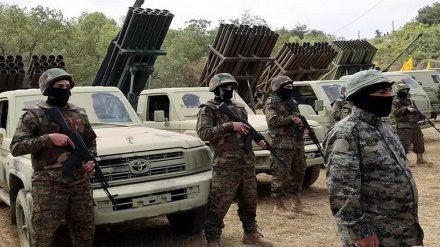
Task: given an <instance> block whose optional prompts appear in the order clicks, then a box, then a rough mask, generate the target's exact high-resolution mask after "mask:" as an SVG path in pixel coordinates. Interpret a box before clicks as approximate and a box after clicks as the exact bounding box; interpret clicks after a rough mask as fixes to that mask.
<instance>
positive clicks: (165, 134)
mask: <svg viewBox="0 0 440 247" xmlns="http://www.w3.org/2000/svg"><path fill="white" fill-rule="evenodd" d="M94 130H95V132H96V135H97V139H96V142H97V146H98V154H99V155H109V154H116V153H129V152H140V151H146V150H148V151H150V150H160V149H169V148H183V149H188V148H192V147H198V146H203V145H205V143H204V142H203V141H202V140H200V139H199V138H195V137H192V136H188V135H184V134H180V133H176V132H171V131H166V130H159V129H153V128H148V127H112V128H94Z"/></svg>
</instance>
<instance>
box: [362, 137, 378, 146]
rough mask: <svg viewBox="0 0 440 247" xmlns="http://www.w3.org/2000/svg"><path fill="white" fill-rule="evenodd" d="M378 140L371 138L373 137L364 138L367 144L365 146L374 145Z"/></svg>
mask: <svg viewBox="0 0 440 247" xmlns="http://www.w3.org/2000/svg"><path fill="white" fill-rule="evenodd" d="M378 142H379V141H378V140H377V139H376V138H373V137H367V138H365V144H367V146H369V147H371V146H376V145H377V143H378Z"/></svg>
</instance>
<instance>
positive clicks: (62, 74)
mask: <svg viewBox="0 0 440 247" xmlns="http://www.w3.org/2000/svg"><path fill="white" fill-rule="evenodd" d="M61 80H68V81H69V82H70V88H73V87H74V86H75V82H74V81H73V78H72V76H71V75H70V74H69V73H67V71H65V70H63V69H60V68H52V69H48V70H46V71H44V72H43V74H41V75H40V78H39V79H38V85H39V87H40V91H41V93H42V94H43V95H44V96H48V95H47V89H48V88H49V87H50V86H51V85H53V84H54V83H56V82H58V81H61Z"/></svg>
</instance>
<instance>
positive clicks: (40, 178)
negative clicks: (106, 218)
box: [31, 168, 95, 247]
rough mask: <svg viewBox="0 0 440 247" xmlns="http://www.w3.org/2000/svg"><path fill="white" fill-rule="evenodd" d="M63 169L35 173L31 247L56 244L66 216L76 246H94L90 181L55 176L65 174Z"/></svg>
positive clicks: (33, 179)
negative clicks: (58, 230)
mask: <svg viewBox="0 0 440 247" xmlns="http://www.w3.org/2000/svg"><path fill="white" fill-rule="evenodd" d="M81 169H82V168H81ZM59 170H60V171H46V170H44V171H34V175H33V176H32V201H33V207H32V219H31V224H32V228H31V246H32V247H43V246H44V247H46V246H52V242H53V239H54V236H55V232H56V231H57V229H58V226H59V225H60V223H61V221H62V220H63V219H65V220H66V223H67V225H68V227H69V230H70V236H71V238H72V243H73V246H75V247H91V246H93V238H94V232H95V225H94V218H93V217H94V216H93V197H92V187H91V184H90V181H89V180H88V179H85V180H84V179H83V180H82V181H75V182H72V181H69V179H67V178H66V180H65V181H63V179H62V178H56V177H55V176H54V175H57V173H58V172H59V173H60V174H61V169H59ZM61 176H62V175H61Z"/></svg>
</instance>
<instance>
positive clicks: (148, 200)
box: [132, 194, 171, 208]
mask: <svg viewBox="0 0 440 247" xmlns="http://www.w3.org/2000/svg"><path fill="white" fill-rule="evenodd" d="M170 201H171V194H162V195H154V196H146V197H141V198H136V199H133V200H132V203H133V207H134V208H138V207H145V206H149V205H153V204H160V203H166V202H170Z"/></svg>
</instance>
